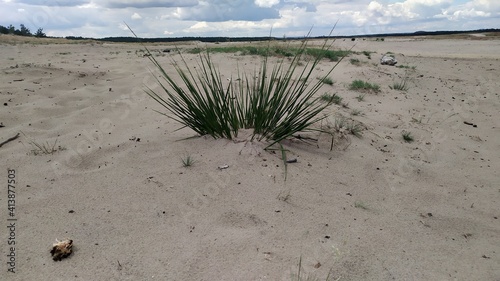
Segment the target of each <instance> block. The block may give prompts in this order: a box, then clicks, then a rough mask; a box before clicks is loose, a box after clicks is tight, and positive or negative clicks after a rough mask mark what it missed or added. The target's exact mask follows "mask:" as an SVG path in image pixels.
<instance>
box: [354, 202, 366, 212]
mask: <svg viewBox="0 0 500 281" xmlns="http://www.w3.org/2000/svg"><path fill="white" fill-rule="evenodd" d="M354 207H355V208H359V209H363V210H368V209H369V208H368V206H367V205H366V204H365V203H363V202H361V201H356V202H354Z"/></svg>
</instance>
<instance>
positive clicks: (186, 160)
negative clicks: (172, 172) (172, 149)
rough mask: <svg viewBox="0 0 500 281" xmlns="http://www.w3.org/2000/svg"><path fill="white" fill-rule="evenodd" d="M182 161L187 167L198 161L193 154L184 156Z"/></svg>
mask: <svg viewBox="0 0 500 281" xmlns="http://www.w3.org/2000/svg"><path fill="white" fill-rule="evenodd" d="M181 161H182V166H183V167H185V168H187V167H191V166H193V164H194V163H195V162H196V160H195V159H194V158H193V156H191V154H187V155H185V156H183V157H181Z"/></svg>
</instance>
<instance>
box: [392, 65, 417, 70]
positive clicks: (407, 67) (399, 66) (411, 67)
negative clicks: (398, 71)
mask: <svg viewBox="0 0 500 281" xmlns="http://www.w3.org/2000/svg"><path fill="white" fill-rule="evenodd" d="M396 67H397V68H406V69H411V70H415V69H417V67H416V66H409V65H398V66H396Z"/></svg>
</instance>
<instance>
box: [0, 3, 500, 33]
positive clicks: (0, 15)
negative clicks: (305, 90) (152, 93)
mask: <svg viewBox="0 0 500 281" xmlns="http://www.w3.org/2000/svg"><path fill="white" fill-rule="evenodd" d="M124 20H125V21H127V20H129V21H130V22H129V24H130V26H131V27H132V28H133V29H134V31H135V32H136V33H137V34H138V36H143V37H161V36H165V35H169V36H193V35H195V36H267V35H269V31H270V30H271V27H272V29H273V35H275V36H282V35H283V34H286V35H287V36H303V35H305V34H306V33H307V31H308V30H309V29H310V28H311V27H312V26H314V29H313V36H316V35H326V34H328V32H329V31H330V29H331V28H332V27H333V25H335V23H336V22H337V21H339V22H338V25H337V28H336V30H335V35H349V34H368V33H385V32H413V31H417V30H456V29H463V28H467V29H479V28H497V27H498V22H500V0H74V1H69V0H54V1H50V0H17V1H7V0H0V25H4V26H8V25H9V24H13V25H14V26H19V24H25V25H26V26H27V27H28V28H30V29H31V30H36V29H37V28H38V27H42V28H43V29H44V32H46V33H47V34H48V35H57V36H68V35H72V36H94V37H107V36H129V35H130V32H129V31H128V30H126V29H125V28H124V27H123V26H121V25H120V23H123V21H124ZM166 27H168V30H165V28H166Z"/></svg>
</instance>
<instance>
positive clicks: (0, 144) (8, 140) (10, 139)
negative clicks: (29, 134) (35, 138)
mask: <svg viewBox="0 0 500 281" xmlns="http://www.w3.org/2000/svg"><path fill="white" fill-rule="evenodd" d="M18 137H19V133H17V135H15V136H13V137H12V138H9V139H7V140H6V141H4V142H2V143H0V147H2V146H3V145H4V144H6V143H8V142H11V141H13V140H15V139H17V138H18Z"/></svg>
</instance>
